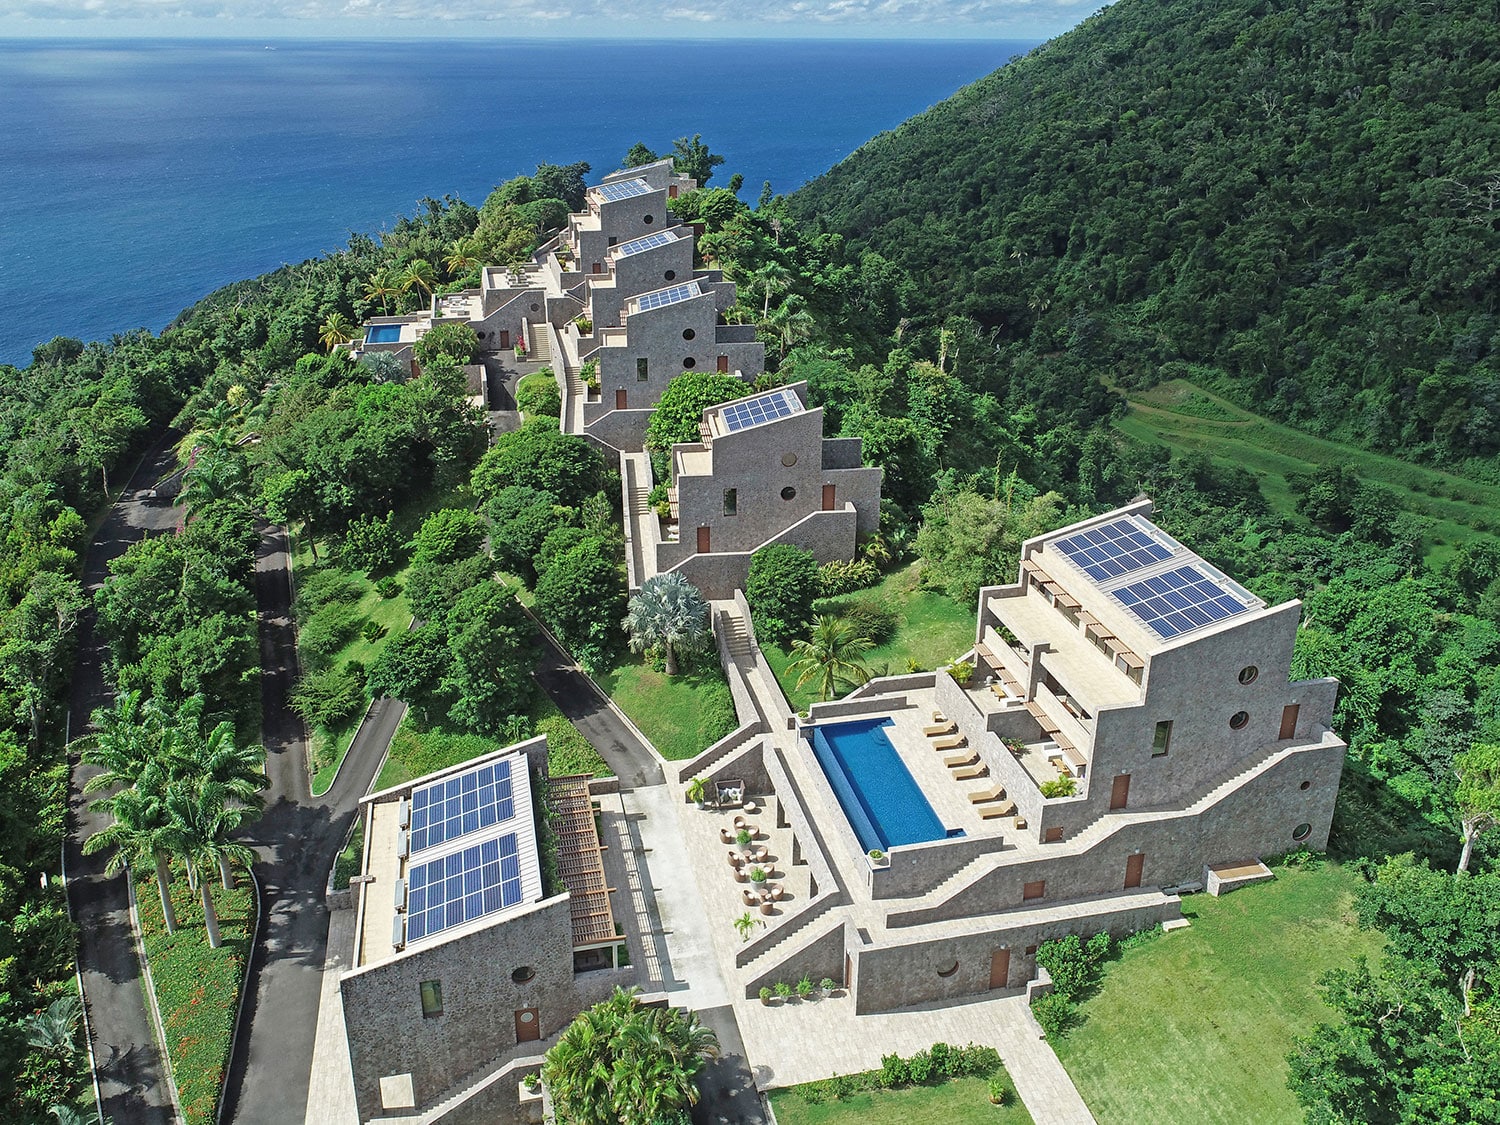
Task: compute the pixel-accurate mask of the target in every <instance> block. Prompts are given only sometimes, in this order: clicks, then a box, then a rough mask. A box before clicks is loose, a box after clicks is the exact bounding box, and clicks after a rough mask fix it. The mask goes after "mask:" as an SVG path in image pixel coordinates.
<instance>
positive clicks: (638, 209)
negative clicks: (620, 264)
mask: <svg viewBox="0 0 1500 1125" xmlns="http://www.w3.org/2000/svg"><path fill="white" fill-rule="evenodd" d="M627 178H629V177H627ZM592 205H593V203H592V199H591V200H590V206H592ZM675 222H676V220H675V219H674V218H672V216H671V214H670V213H669V212H668V211H667V193H666V190H665V189H664V188H657V189H655V190H653V191H651V192H648V193H647V194H645V195H636V196H632V197H631V198H629V199H620V200H615V201H613V202H611V201H609V200H603V201H601V202H600V203H599V229H598V230H590V229H589V224H587V223H579V222H576V221H574V222H573V223H571V224H570V225H571V226H572V232H573V237H572V239H571V240H570V241H572V243H573V246H574V248H575V249H576V251H577V255H578V264H579V266H580V268H582V269H583V271H584V272H586V273H588V272H603V271H602V270H599V271H595V270H594V268H593V267H594V264H595V263H596V262H597V263H598V264H599V265H600V266H601V267H602V266H603V265H604V264H605V260H606V257H607V256H608V254H609V248H610V245H611V243H610V241H609V240H610V239H611V238H614V239H616V240H617V241H619V242H629V241H630V240H631V239H632V238H639V237H641V235H644V234H650V233H651V232H652V231H658V230H665V229H666V228H668V227H670V226H672V225H673V224H674V223H675Z"/></svg>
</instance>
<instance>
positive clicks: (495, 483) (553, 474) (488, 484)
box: [472, 418, 604, 508]
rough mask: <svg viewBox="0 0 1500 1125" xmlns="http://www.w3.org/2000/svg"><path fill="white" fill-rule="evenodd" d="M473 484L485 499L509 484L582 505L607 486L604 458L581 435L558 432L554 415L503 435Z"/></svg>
mask: <svg viewBox="0 0 1500 1125" xmlns="http://www.w3.org/2000/svg"><path fill="white" fill-rule="evenodd" d="M472 483H473V488H474V492H475V494H476V495H478V496H480V497H482V498H488V497H491V496H494V495H495V494H496V493H497V492H499V491H500V490H501V489H502V488H505V487H506V486H508V485H514V484H519V485H525V486H526V487H528V488H534V489H538V490H539V491H542V492H550V493H552V495H553V496H556V497H557V502H558V503H559V504H563V505H565V506H567V507H570V508H572V507H577V506H578V505H579V504H582V503H583V502H584V500H585V499H587V498H588V497H590V496H592V495H593V494H594V493H596V492H598V491H599V490H600V489H601V488H603V487H604V459H603V457H602V456H600V454H599V452H598V451H597V450H595V449H594V447H593V446H591V445H590V444H589V443H588V442H587V441H585V440H584V439H583V438H581V437H579V436H578V435H577V434H564V433H560V432H558V429H557V420H556V419H555V418H532V419H529V420H528V421H527V422H526V423H525V424H523V425H522V426H521V428H520V429H518V430H512V431H510V432H509V433H505V434H500V435H499V436H497V437H496V438H495V445H494V447H493V448H492V449H491V450H490V451H489V452H488V453H486V454H485V455H484V457H483V458H481V459H480V462H479V464H478V465H477V466H476V467H475V469H474V474H473V480H472Z"/></svg>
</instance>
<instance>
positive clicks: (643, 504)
mask: <svg viewBox="0 0 1500 1125" xmlns="http://www.w3.org/2000/svg"><path fill="white" fill-rule="evenodd" d="M569 378H570V379H571V378H572V376H569ZM648 457H649V454H645V453H626V454H623V455H622V456H621V458H620V468H621V470H622V472H621V476H622V477H623V478H624V485H625V518H626V519H627V520H629V521H630V525H631V528H632V530H633V532H634V534H632V535H631V536H630V561H631V565H632V568H633V569H632V570H631V575H632V577H633V579H634V581H633V582H632V583H631V585H632V586H634V587H638V586H639V585H640V583H642V582H644V581H645V580H646V577H647V575H646V548H645V545H644V544H643V543H642V539H643V538H644V535H643V534H642V532H643V531H644V529H645V528H646V525H647V521H648V520H651V519H655V518H656V517H655V514H654V513H653V512H652V511H651V504H650V500H649V496H650V494H649V493H648V492H647V491H646V488H645V482H646V479H647V476H648V475H649V472H650V461H649V460H648Z"/></svg>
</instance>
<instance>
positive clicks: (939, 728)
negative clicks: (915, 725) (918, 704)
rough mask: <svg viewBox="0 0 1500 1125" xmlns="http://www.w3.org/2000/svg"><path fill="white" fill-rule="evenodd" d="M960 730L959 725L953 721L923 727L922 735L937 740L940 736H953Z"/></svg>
mask: <svg viewBox="0 0 1500 1125" xmlns="http://www.w3.org/2000/svg"><path fill="white" fill-rule="evenodd" d="M957 729H958V724H957V723H955V722H953V721H951V720H950V721H948V722H946V723H933V724H932V725H931V726H927V727H923V728H922V733H923V734H925V735H926V736H927V737H928V738H936V737H937V736H938V735H940V734H952V733H953V732H954V731H956V730H957Z"/></svg>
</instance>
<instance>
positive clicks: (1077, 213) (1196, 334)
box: [788, 0, 1500, 477]
mask: <svg viewBox="0 0 1500 1125" xmlns="http://www.w3.org/2000/svg"><path fill="white" fill-rule="evenodd" d="M1497 88H1500V5H1497V4H1496V3H1495V2H1494V0H1440V2H1439V3H1437V4H1435V5H1403V4H1399V3H1396V2H1394V0H1349V2H1341V0H1302V2H1292V0H1121V2H1120V3H1118V4H1116V5H1115V6H1113V7H1111V8H1109V9H1106V10H1105V11H1103V12H1101V13H1100V14H1098V15H1096V16H1094V17H1092V18H1090V19H1089V20H1087V21H1086V22H1085V23H1084V24H1082V25H1081V26H1080V27H1079V28H1077V29H1076V30H1074V31H1072V32H1070V33H1068V34H1067V35H1064V36H1062V37H1061V38H1059V39H1057V40H1055V41H1054V42H1052V43H1050V44H1048V45H1046V46H1044V47H1042V48H1039V49H1038V50H1036V51H1034V52H1033V53H1032V54H1030V55H1029V56H1027V57H1026V58H1024V59H1021V60H1018V61H1017V62H1015V63H1014V64H1012V65H1011V66H1009V67H1006V68H1005V69H1003V70H1001V71H998V72H997V73H995V74H993V75H991V76H989V77H988V78H985V79H983V80H981V81H980V82H978V83H976V84H974V85H972V86H970V87H968V88H966V89H964V90H963V91H961V92H960V93H959V94H957V95H956V96H955V97H953V98H952V99H950V100H949V101H947V102H944V103H942V104H941V105H938V106H936V107H934V108H933V109H931V110H929V111H928V112H927V113H924V114H922V115H921V116H919V117H916V118H913V119H912V120H911V121H908V122H907V123H905V124H904V125H902V126H900V127H899V128H898V129H896V130H895V131H893V132H891V133H888V134H884V135H882V136H880V137H877V138H875V139H874V140H872V141H870V142H869V143H868V144H866V145H865V146H864V147H862V148H861V149H859V150H858V151H857V152H855V153H854V154H853V155H851V156H850V157H849V158H848V159H847V160H845V161H843V162H842V163H840V164H839V165H838V166H837V167H835V168H833V169H832V170H831V171H829V172H828V173H827V174H826V175H824V176H822V177H821V178H819V179H817V180H815V181H813V182H812V183H810V184H808V185H807V186H806V187H804V188H803V189H802V190H800V191H799V192H797V193H796V194H795V195H794V196H792V197H791V198H790V199H789V200H788V205H789V208H790V210H791V211H792V213H793V214H794V215H795V216H796V217H798V218H800V219H802V220H804V221H807V222H822V223H825V224H826V225H827V227H828V228H829V229H831V230H833V231H836V232H839V233H841V234H844V235H845V236H847V237H848V238H849V239H850V241H851V243H852V244H853V246H854V247H855V248H856V249H873V250H876V251H878V252H879V253H880V254H882V255H884V256H885V257H887V258H889V259H891V260H893V261H895V262H897V263H899V264H900V265H902V266H903V267H905V268H906V270H907V271H908V272H909V273H911V274H912V276H914V277H919V278H923V279H924V281H925V284H926V289H925V292H924V294H923V297H922V300H923V302H924V307H925V310H926V312H927V313H928V314H929V316H930V317H931V318H932V319H934V320H936V319H938V318H939V317H941V316H942V315H946V314H947V313H948V312H963V313H967V314H969V315H970V316H972V317H974V318H976V319H977V320H979V321H980V322H981V323H983V324H984V325H986V326H989V327H991V328H993V329H995V330H996V332H997V337H998V339H999V340H1000V341H1002V342H1009V343H1011V344H1012V345H1021V346H1022V347H1024V348H1027V349H1029V350H1032V351H1034V352H1036V353H1039V354H1040V353H1046V352H1051V351H1057V350H1061V349H1066V350H1067V351H1069V352H1071V353H1074V354H1076V355H1078V356H1079V357H1080V358H1083V359H1085V360H1086V361H1088V362H1089V363H1091V364H1093V365H1096V366H1098V368H1099V369H1100V372H1101V374H1104V373H1108V374H1109V375H1111V377H1113V378H1118V379H1121V380H1122V381H1123V382H1125V383H1126V385H1130V384H1131V383H1137V384H1138V383H1140V382H1143V381H1146V380H1154V379H1155V378H1157V377H1159V376H1160V375H1161V373H1162V368H1163V367H1166V372H1165V374H1166V375H1167V376H1174V375H1175V376H1186V377H1189V378H1192V379H1193V380H1194V381H1195V382H1198V383H1200V384H1205V385H1208V386H1211V387H1212V388H1213V389H1215V390H1217V391H1220V392H1221V393H1224V394H1226V395H1228V396H1230V397H1232V398H1233V399H1235V400H1236V401H1238V402H1240V403H1241V404H1243V405H1246V406H1252V407H1254V408H1256V409H1258V410H1262V411H1266V412H1269V413H1271V414H1273V415H1274V416H1276V417H1278V418H1281V419H1283V420H1286V421H1290V422H1293V423H1295V424H1297V425H1299V426H1302V427H1305V428H1307V429H1309V430H1312V431H1314V432H1316V433H1320V434H1323V435H1326V436H1330V437H1335V438H1339V439H1343V440H1351V441H1355V442H1358V443H1360V444H1362V445H1366V446H1368V447H1371V448H1375V449H1381V450H1390V451H1398V452H1401V453H1404V454H1405V455H1407V456H1414V457H1418V458H1421V459H1427V460H1433V461H1441V462H1445V463H1449V464H1460V463H1463V462H1468V464H1467V465H1465V468H1466V469H1467V470H1468V471H1470V472H1474V473H1477V474H1480V475H1487V476H1492V477H1493V476H1494V474H1495V472H1496V469H1495V466H1494V463H1493V461H1492V460H1491V459H1492V458H1493V455H1494V454H1495V453H1496V452H1497V450H1500V355H1497V352H1500V318H1497V316H1496V313H1497V301H1500V93H1497ZM1195 368H1196V370H1195ZM1487 462H1488V464H1487Z"/></svg>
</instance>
